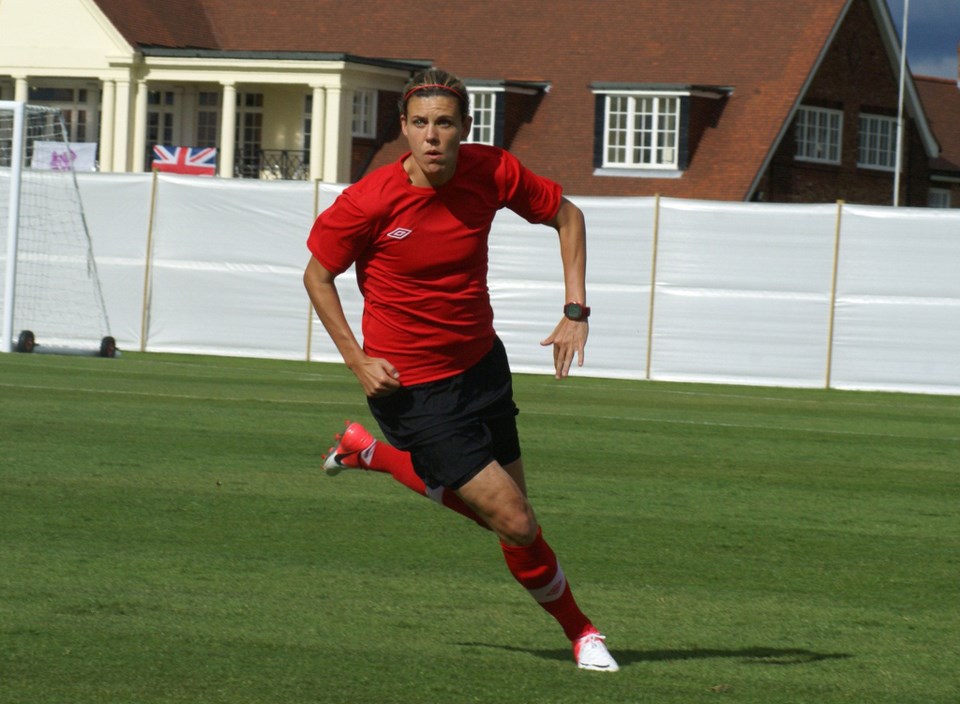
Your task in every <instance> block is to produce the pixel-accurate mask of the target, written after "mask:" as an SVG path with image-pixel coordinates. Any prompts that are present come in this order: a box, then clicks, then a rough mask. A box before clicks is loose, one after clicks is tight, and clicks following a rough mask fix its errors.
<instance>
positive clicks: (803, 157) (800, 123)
mask: <svg viewBox="0 0 960 704" xmlns="http://www.w3.org/2000/svg"><path fill="white" fill-rule="evenodd" d="M795 136H796V144H797V153H796V156H795V159H796V160H797V161H810V162H814V163H817V164H839V163H840V162H841V161H842V159H843V111H842V110H832V109H830V108H814V107H809V106H806V105H803V106H801V107H800V108H798V109H797V118H796V133H795Z"/></svg>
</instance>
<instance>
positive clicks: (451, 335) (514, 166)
mask: <svg viewBox="0 0 960 704" xmlns="http://www.w3.org/2000/svg"><path fill="white" fill-rule="evenodd" d="M408 156H409V154H405V155H404V156H403V157H402V158H401V159H400V161H398V162H395V163H393V164H388V165H387V166H384V167H381V168H379V169H377V170H376V171H374V172H373V173H371V174H369V175H368V176H366V177H365V178H363V179H361V180H360V181H359V182H357V183H355V184H354V185H352V186H350V187H349V188H347V189H346V190H345V191H344V192H343V193H342V194H341V195H340V196H339V197H338V198H337V200H336V202H334V204H333V205H332V206H330V207H329V208H328V209H327V210H325V211H324V212H323V213H321V214H320V217H318V218H317V220H316V222H315V223H314V225H313V229H312V230H311V231H310V237H309V239H308V240H307V246H308V247H309V249H310V251H311V253H312V254H313V256H314V257H315V258H316V259H317V260H318V261H319V262H320V263H321V264H322V265H323V266H324V267H325V268H326V269H327V270H328V271H330V272H332V273H334V274H340V273H342V272H343V271H345V270H346V269H347V268H349V267H350V265H351V264H354V263H356V269H357V284H358V285H359V287H360V292H361V294H363V299H364V306H363V323H362V330H363V348H364V351H365V352H366V353H367V354H368V355H370V356H372V357H383V358H384V359H386V360H388V361H389V362H390V363H391V364H393V365H394V366H395V367H396V368H397V369H398V370H399V371H400V381H401V383H402V384H403V385H404V386H410V385H411V384H420V383H423V382H427V381H434V380H437V379H443V378H444V377H448V376H453V375H454V374H459V373H460V372H462V371H465V370H466V369H469V368H470V367H472V366H473V365H474V364H476V363H477V362H478V361H480V358H481V357H483V355H485V354H486V353H487V352H488V351H489V350H490V347H491V345H492V344H493V338H494V334H495V333H494V330H493V309H492V308H491V306H490V295H489V292H488V290H487V238H488V236H489V234H490V225H491V223H492V222H493V218H494V215H495V214H496V212H497V210H499V209H500V208H503V207H508V208H510V209H511V210H513V211H514V212H516V213H517V214H518V215H520V216H522V217H524V218H526V219H527V220H528V221H529V222H533V223H542V222H545V221H548V220H550V219H551V218H553V216H554V215H556V213H557V210H558V209H559V207H560V200H561V188H560V186H559V185H558V184H556V183H554V182H553V181H550V180H549V179H545V178H542V177H540V176H537V175H536V174H534V173H533V172H531V171H529V170H528V169H526V168H525V167H524V166H523V165H522V164H521V163H520V162H519V161H518V160H517V158H516V157H514V156H513V155H511V154H510V153H509V152H506V151H504V150H502V149H498V148H496V147H489V146H484V145H476V144H466V145H463V146H461V148H460V155H459V158H458V161H457V171H456V173H455V175H454V177H453V178H452V179H451V180H450V181H448V182H447V183H446V184H444V185H443V186H441V187H440V188H437V189H433V188H420V187H417V186H413V185H411V184H410V182H409V179H408V177H407V173H406V171H404V169H403V161H404V160H405V159H406V158H407V157H408Z"/></svg>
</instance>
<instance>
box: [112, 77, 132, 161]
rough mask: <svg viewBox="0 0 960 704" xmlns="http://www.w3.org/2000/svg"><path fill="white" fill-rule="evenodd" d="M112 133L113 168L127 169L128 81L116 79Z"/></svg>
mask: <svg viewBox="0 0 960 704" xmlns="http://www.w3.org/2000/svg"><path fill="white" fill-rule="evenodd" d="M115 115H116V116H115V118H114V123H113V124H114V134H113V170H114V171H119V172H121V173H124V172H126V171H127V156H128V155H129V153H130V81H128V80H122V81H117V97H116V113H115Z"/></svg>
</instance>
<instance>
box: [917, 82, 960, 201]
mask: <svg viewBox="0 0 960 704" xmlns="http://www.w3.org/2000/svg"><path fill="white" fill-rule="evenodd" d="M917 88H918V89H919V90H920V97H921V99H922V100H923V105H924V109H925V110H926V112H927V115H928V116H929V121H930V125H931V127H932V128H933V130H934V131H935V133H936V134H937V137H938V138H939V140H940V147H941V150H940V156H938V157H936V158H935V159H933V160H932V161H931V163H930V200H931V202H930V205H932V206H936V207H939V208H960V76H958V79H957V80H956V81H951V80H946V79H942V78H926V77H918V78H917Z"/></svg>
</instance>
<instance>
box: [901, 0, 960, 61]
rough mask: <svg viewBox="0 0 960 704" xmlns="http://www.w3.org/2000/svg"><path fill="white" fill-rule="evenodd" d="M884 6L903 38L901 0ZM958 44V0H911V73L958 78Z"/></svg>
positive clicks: (909, 31)
mask: <svg viewBox="0 0 960 704" xmlns="http://www.w3.org/2000/svg"><path fill="white" fill-rule="evenodd" d="M887 6H888V7H889V8H890V15H891V16H892V18H893V22H894V24H895V25H896V27H897V32H899V33H900V35H901V37H902V36H903V30H902V25H903V7H904V0H887ZM958 43H960V0H910V14H909V16H908V18H907V61H908V62H909V63H910V70H911V71H912V72H913V74H914V75H920V76H938V77H940V78H952V79H953V80H957V44H958Z"/></svg>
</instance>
